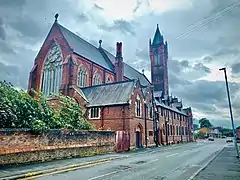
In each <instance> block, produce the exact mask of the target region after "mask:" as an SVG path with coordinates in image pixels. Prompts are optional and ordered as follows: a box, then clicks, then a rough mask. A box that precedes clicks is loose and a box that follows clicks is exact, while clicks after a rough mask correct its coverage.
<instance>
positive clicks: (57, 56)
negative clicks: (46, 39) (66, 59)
mask: <svg viewBox="0 0 240 180" xmlns="http://www.w3.org/2000/svg"><path fill="white" fill-rule="evenodd" d="M62 62H63V58H62V53H61V50H60V48H59V46H58V44H57V42H55V41H54V43H53V44H52V46H51V48H50V49H49V51H48V53H47V56H46V59H45V62H44V65H43V70H42V86H41V91H42V92H43V93H44V94H45V96H49V95H51V94H58V91H59V86H60V84H61V81H62Z"/></svg>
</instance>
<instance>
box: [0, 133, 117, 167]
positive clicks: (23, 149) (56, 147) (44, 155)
mask: <svg viewBox="0 0 240 180" xmlns="http://www.w3.org/2000/svg"><path fill="white" fill-rule="evenodd" d="M0 142H1V144H0V165H6V164H20V163H27V162H34V161H50V160H53V159H61V158H67V157H75V156H89V155H94V154H102V153H110V152H114V150H115V132H113V131H70V130H50V131H48V132H45V133H43V134H38V135H36V134H33V133H31V132H30V131H29V130H0Z"/></svg>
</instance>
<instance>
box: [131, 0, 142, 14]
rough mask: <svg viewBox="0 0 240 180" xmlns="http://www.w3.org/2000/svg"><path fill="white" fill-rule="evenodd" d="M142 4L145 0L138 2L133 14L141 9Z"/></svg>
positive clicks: (138, 0)
mask: <svg viewBox="0 0 240 180" xmlns="http://www.w3.org/2000/svg"><path fill="white" fill-rule="evenodd" d="M142 2H143V0H137V5H136V7H135V8H134V9H133V12H134V13H135V12H136V11H137V10H138V9H139V7H140V6H141V4H142Z"/></svg>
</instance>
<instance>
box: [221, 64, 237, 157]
mask: <svg viewBox="0 0 240 180" xmlns="http://www.w3.org/2000/svg"><path fill="white" fill-rule="evenodd" d="M219 71H224V76H225V83H226V89H227V96H228V104H229V111H230V117H231V122H232V129H233V136H234V144H235V148H236V151H237V158H239V151H238V147H237V138H236V129H235V125H234V122H233V113H232V105H231V99H230V94H229V87H228V80H227V72H226V68H225V67H224V68H221V69H219Z"/></svg>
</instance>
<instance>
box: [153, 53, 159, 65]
mask: <svg viewBox="0 0 240 180" xmlns="http://www.w3.org/2000/svg"><path fill="white" fill-rule="evenodd" d="M154 65H160V54H159V53H158V52H155V55H154Z"/></svg>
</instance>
